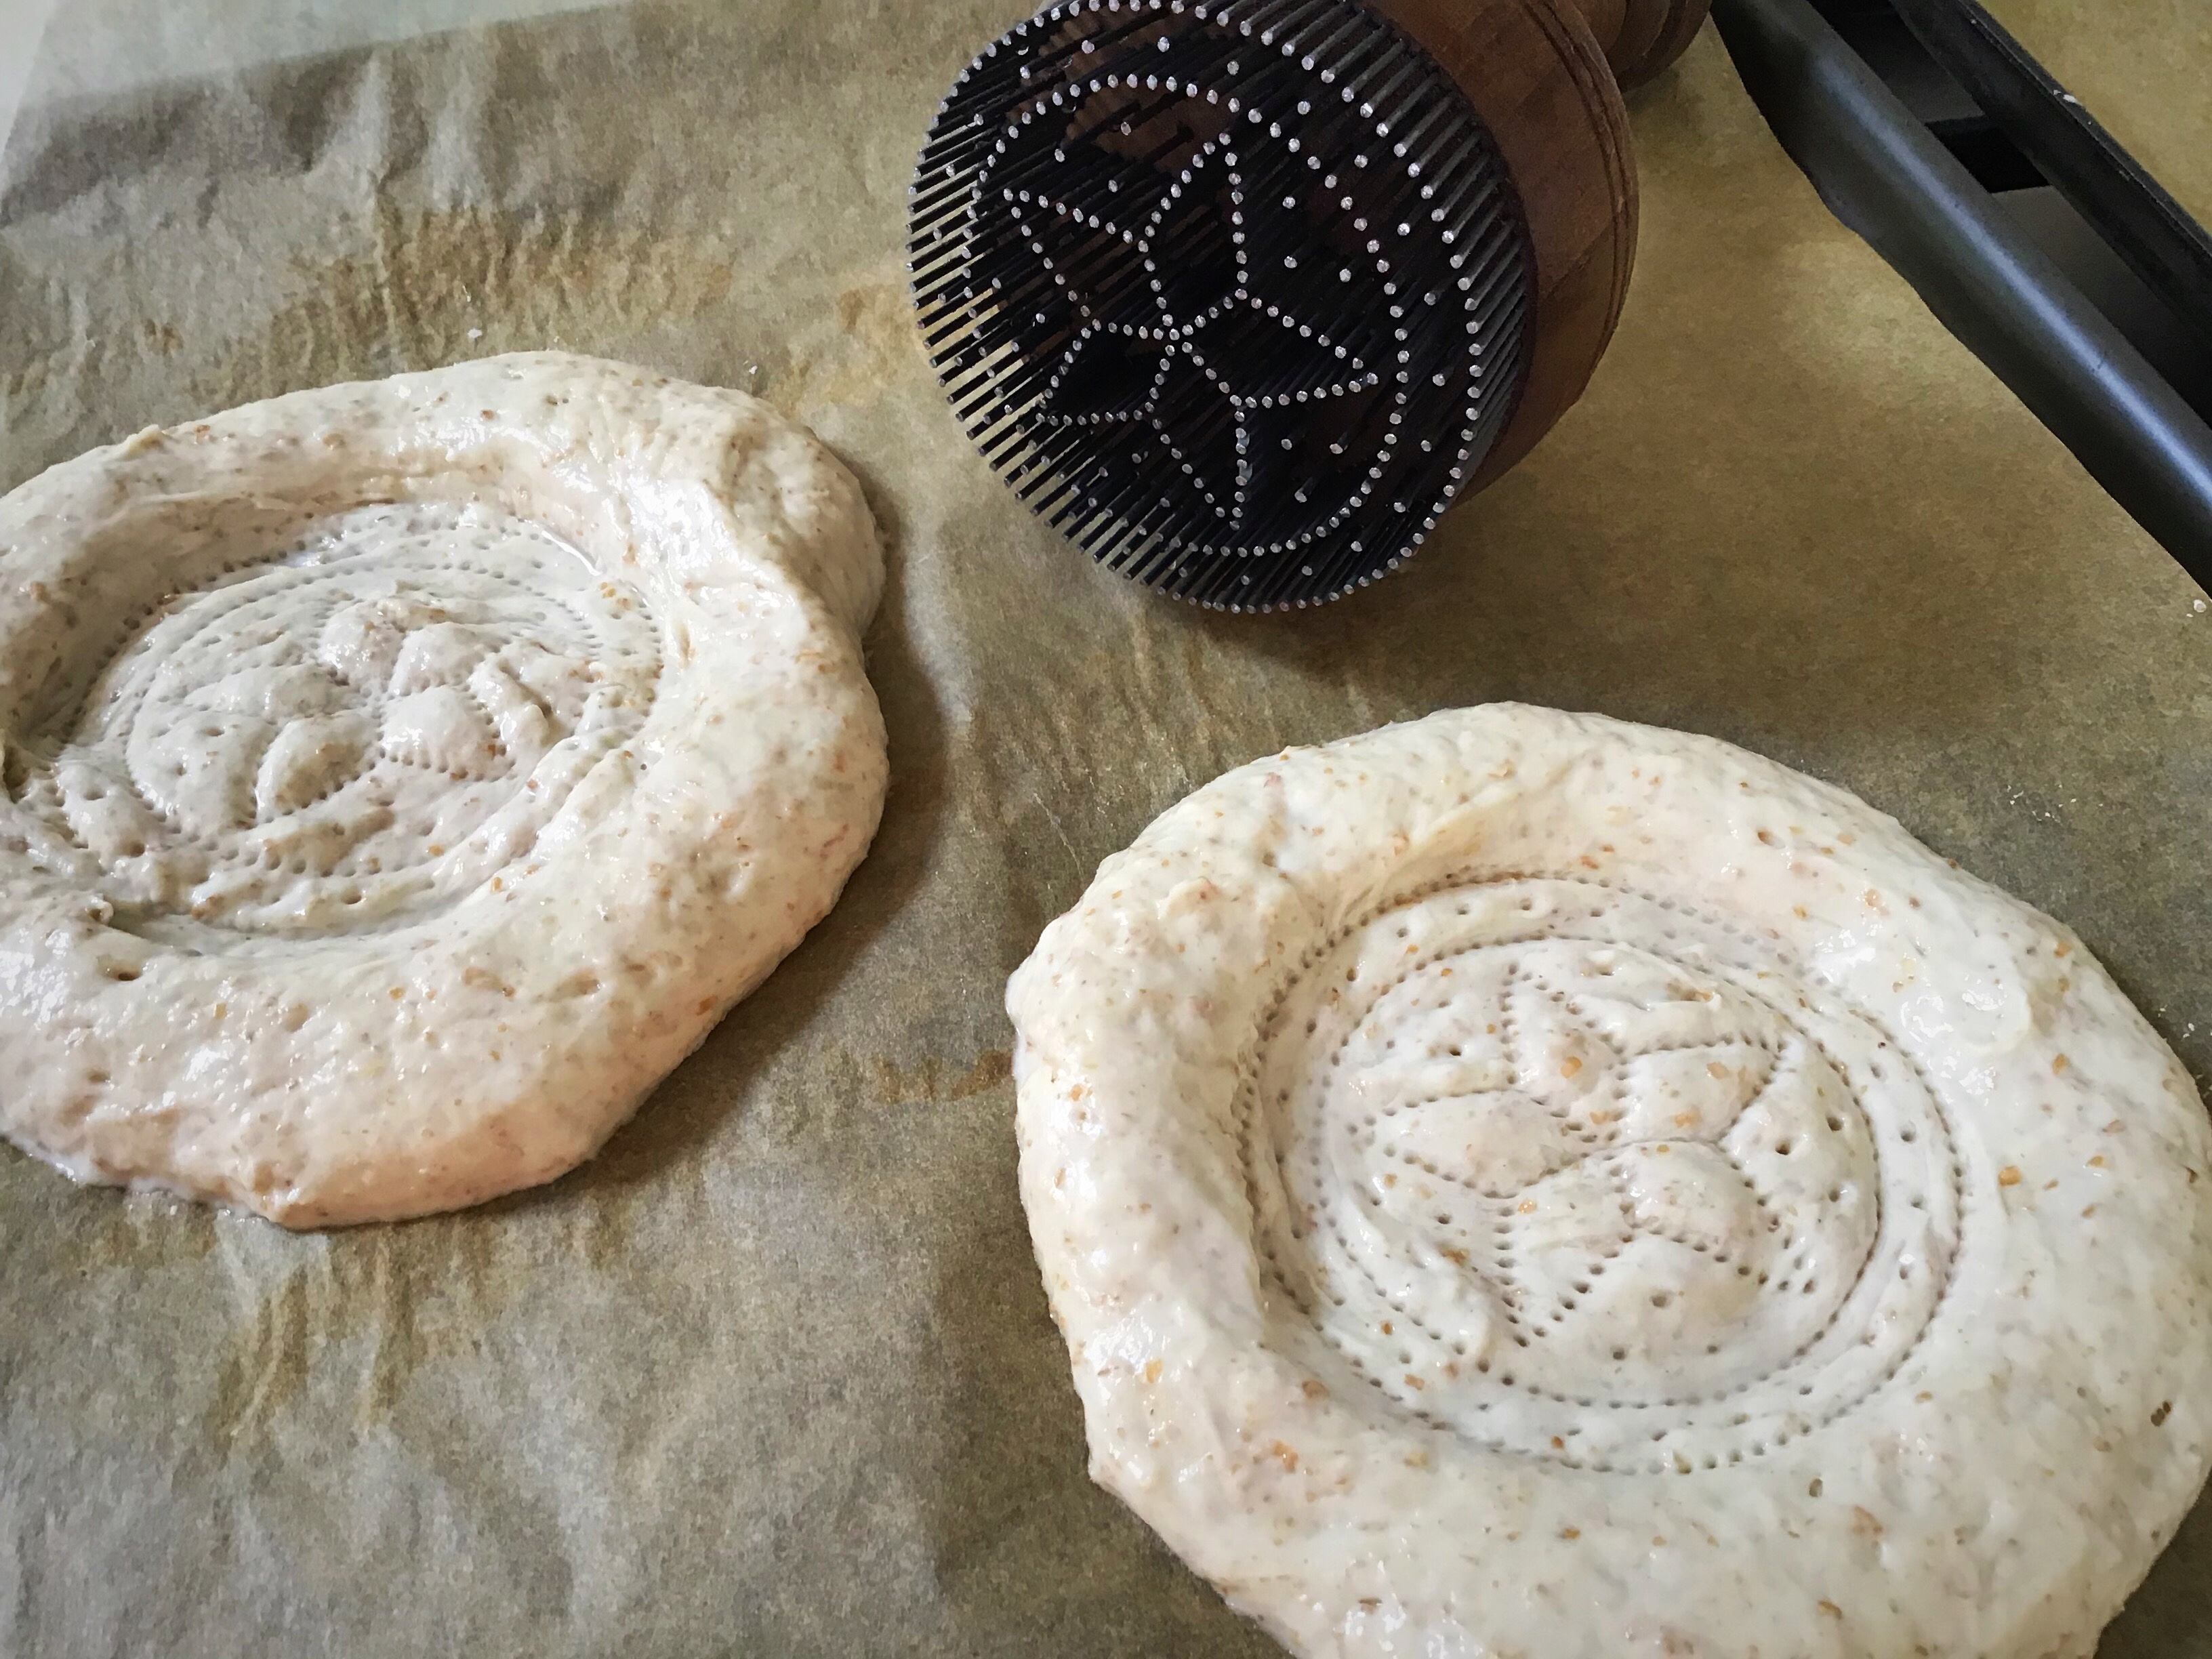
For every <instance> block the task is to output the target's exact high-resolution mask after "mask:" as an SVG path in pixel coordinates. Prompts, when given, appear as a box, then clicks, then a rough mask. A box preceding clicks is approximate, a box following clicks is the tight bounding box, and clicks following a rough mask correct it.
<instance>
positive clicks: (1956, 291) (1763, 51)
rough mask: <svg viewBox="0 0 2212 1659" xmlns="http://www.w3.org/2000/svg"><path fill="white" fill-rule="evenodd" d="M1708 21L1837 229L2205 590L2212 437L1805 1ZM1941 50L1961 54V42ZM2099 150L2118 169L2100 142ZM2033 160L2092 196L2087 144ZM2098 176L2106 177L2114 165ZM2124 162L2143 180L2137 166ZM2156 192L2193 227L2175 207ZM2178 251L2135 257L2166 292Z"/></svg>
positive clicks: (1718, 9) (1924, 12)
mask: <svg viewBox="0 0 2212 1659" xmlns="http://www.w3.org/2000/svg"><path fill="white" fill-rule="evenodd" d="M1964 9H1965V8H1962V7H1960V6H1958V5H1957V4H1956V3H1955V0H1928V3H1917V4H1914V5H1911V6H1910V7H1909V8H1908V9H1907V11H1906V13H1905V17H1906V21H1907V22H1908V24H1910V25H1911V26H1912V27H1913V28H1914V30H1915V33H1921V34H1923V39H1925V38H1929V36H1931V35H1935V34H1936V33H1939V30H1938V25H1940V24H1941V23H1942V20H1943V15H1944V14H1945V13H1946V11H1947V10H1948V11H1949V12H1950V13H1951V14H1953V15H1954V16H1955V15H1957V14H1958V13H1960V12H1961V11H1963V10H1964ZM1973 9H1974V10H1977V11H1978V8H1973ZM1713 17H1714V20H1715V21H1716V22H1717V24H1718V25H1719V27H1720V32H1721V37H1722V40H1723V41H1724V42H1725V43H1726V45H1727V46H1728V49H1729V55H1730V56H1731V57H1733V58H1735V65H1736V70H1737V72H1738V73H1739V74H1740V75H1741V76H1742V77H1743V82H1744V85H1745V86H1746V88H1748V89H1749V91H1750V93H1751V95H1752V99H1753V102H1754V103H1756V104H1757V105H1758V106H1759V112H1760V113H1761V114H1762V115H1764V116H1765V118H1766V121H1767V124H1768V125H1770V126H1771V127H1772V128H1773V129H1774V132H1775V136H1776V137H1778V138H1779V139H1780V140H1781V142H1782V145H1783V148H1784V149H1786V150H1787V151H1788V152H1789V153H1790V157H1791V159H1792V160H1794V161H1796V163H1797V164H1798V166H1799V167H1802V168H1803V169H1804V171H1805V173H1806V175H1807V176H1808V178H1810V179H1812V181H1813V183H1814V186H1815V187H1816V188H1817V189H1818V190H1819V191H1820V195H1821V197H1822V198H1823V199H1824V200H1825V201H1826V203H1827V204H1828V205H1829V207H1830V208H1831V209H1832V210H1833V211H1834V212H1835V214H1836V216H1837V217H1838V218H1840V219H1841V220H1843V222H1844V223H1845V224H1847V225H1849V226H1850V228H1852V229H1853V230H1856V231H1857V232H1858V234H1860V235H1862V236H1863V237H1865V238H1866V239H1867V240H1868V241H1869V242H1870V243H1871V244H1873V246H1874V247H1875V250H1876V251H1877V252H1880V253H1881V256H1882V257H1883V258H1885V259H1887V261H1888V262H1889V263H1890V264H1892V265H1893V266H1894V267H1895V268H1896V270H1898V272H1899V274H1900V275H1901V276H1904V277H1905V280H1906V281H1907V282H1908V283H1911V285H1912V287H1913V288H1914V289H1916V290H1917V292H1918V293H1919V295H1920V296H1921V298H1922V299H1923V301H1926V303H1927V305H1928V307H1929V310H1931V311H1933V312H1934V313H1936V317H1937V319H1939V320H1941V321H1942V323H1943V325H1945V326H1946V327H1947V328H1948V329H1949V330H1950V331H1952V332H1953V333H1954V334H1955V335H1956V336H1958V337H1959V338H1960V340H1961V341H1963V342H1964V343H1966V346H1967V347H1968V349H1971V350H1972V351H1973V352H1974V354H1975V355H1976V356H1978V357H1980V358H1981V359H1982V361H1983V362H1985V363H1987V364H1988V365H1989V366H1990V368H1991V369H1993V370H1994V371H1995V372H1996V374H1997V375H1998V377H1999V378H2000V379H2002V380H2004V382H2005V383H2006V384H2007V385H2008V386H2010V387H2011V388H2012V389H2013V391H2014V392H2015V393H2016V394H2017V395H2018V396H2019V398H2021V401H2022V402H2023V403H2025V404H2027V406H2028V408H2029V409H2030V410H2033V412H2034V414H2035V415H2036V416H2037V417H2038V418H2039V419H2040V420H2041V421H2042V422H2043V423H2044V424H2045V426H2046V427H2048V428H2050V429H2051V432H2052V433H2053V434H2054V435H2057V438H2058V439H2059V441H2061V442H2063V444H2065V446H2066V447H2068V448H2069V449H2070V450H2071V451H2073V453H2074V454H2075V457H2076V458H2077V459H2080V460H2081V464H2082V465H2084V466H2085V467H2086V468H2087V469H2088V471H2089V472H2090V474H2091V475H2092V476H2093V477H2095V478H2096V480H2097V482H2098V483H2100V484H2102V485H2103V486H2104V487H2105V489H2106V490H2108V491H2110V492H2111V494H2112V496H2113V497H2114V498H2115V499H2116V500H2118V501H2119V503H2120V504H2121V505H2122V506H2123V507H2125V508H2126V509H2127V510H2128V512H2129V513H2131V514H2132V515H2133V516H2134V517H2135V519H2136V521H2137V522H2138V523H2140V524H2141V525H2142V526H2143V528H2144V529H2146V530H2147V531H2148V532H2150V533H2151V534H2152V535H2153V536H2154V537H2155V538H2157V539H2158V540H2159V541H2160V543H2161V544H2163V545H2164V546H2165V547H2166V550H2167V551H2168V552H2170V553H2171V554H2172V556H2174V558H2175V559H2176V560H2177V561H2178V562H2179V563H2180V564H2181V566H2182V567H2183V568H2185V569H2186V570H2187V571H2188V572H2189V573H2190V574H2191V576H2193V577H2195V578H2196V580H2197V582H2198V583H2199V584H2200V585H2202V586H2208V587H2212V426H2209V425H2208V424H2207V423H2206V422H2205V420H2204V418H2203V416H2201V415H2200V414H2199V413H2198V412H2197V410H2195V409H2194V408H2192V407H2191V405H2190V404H2189V402H2188V401H2187V399H2185V398H2184V397H2183V396H2182V395H2181V394H2180V393H2179V392H2177V391H2176V390H2175V389H2174V388H2173V386H2171V385H2169V384H2168V383H2167V381H2166V379H2165V378H2164V377H2163V376H2162V375H2161V374H2160V373H2159V371H2158V370H2157V369H2156V368H2154V367H2153V366H2152V365H2151V363H2150V362H2148V361H2147V360H2146V359H2145V358H2144V356H2143V355H2142V352H2141V351H2139V350H2138V349H2136V347H2135V346H2134V345H2133V344H2132V343H2130V341H2129V340H2128V338H2127V337H2126V336H2125V335H2124V334H2123V333H2122V332H2121V331H2120V330H2119V329H2118V327H2117V326H2116V325H2114V324H2113V323H2112V321H2111V320H2110V319H2108V318H2106V316H2105V314H2104V313H2102V312H2100V310H2099V309H2098V308H2097V307H2095V306H2094V305H2093V304H2092V303H2090V301H2088V300H2087V299H2086V298H2085V297H2084V296H2083V295H2082V294H2081V290H2080V289H2078V288H2076V287H2075V285H2074V283H2071V282H2070V281H2069V279H2068V278H2067V277H2066V276H2065V275H2064V273H2063V271H2061V270H2060V269H2059V268H2058V266H2057V264H2055V263H2054V262H2053V261H2052V259H2051V257H2050V256H2049V255H2048V254H2046V253H2045V252H2043V251H2042V250H2041V249H2040V248H2039V247H2038V246H2036V245H2035V244H2034V242H2033V240H2030V238H2029V237H2028V236H2027V234H2025V232H2024V231H2022V230H2021V228H2020V227H2019V226H2018V225H2017V224H2015V222H2014V221H2013V220H2012V219H2011V218H2010V217H2009V216H2007V215H2006V214H2005V213H2004V211H2003V210H2002V209H2001V208H1999V207H1998V206H1997V204H1996V202H1995V201H1994V200H1993V199H1992V197H1990V194H1989V192H1988V191H1986V190H1984V188H1983V187H1982V186H1981V185H1979V184H1978V183H1976V181H1975V179H1974V178H1973V176H1972V173H1969V172H1968V171H1967V170H1966V167H1965V166H1964V165H1963V164H1962V163H1961V162H1960V161H1959V160H1958V159H1957V158H1956V157H1954V155H1952V154H1951V153H1950V151H1948V149H1945V148H1944V146H1943V145H1942V143H1939V142H1938V141H1937V140H1936V137H1935V136H1934V135H1933V134H1931V133H1930V132H1929V129H1928V128H1927V127H1926V126H1925V125H1923V124H1922V123H1921V122H1920V121H1918V120H1917V119H1915V118H1913V116H1912V115H1911V112H1909V111H1907V110H1906V108H1905V106H1904V105H1903V103H1902V102H1900V101H1899V99H1898V97H1897V96H1896V94H1893V92H1891V91H1890V89H1889V88H1887V86H1885V85H1884V84H1883V83H1882V82H1881V79H1880V78H1879V77H1878V76H1875V73H1874V72H1873V71H1872V70H1870V69H1869V67H1868V66H1867V64H1866V63H1865V62H1864V60H1863V59H1862V58H1860V57H1859V56H1858V54H1857V52H1853V51H1852V50H1851V48H1850V46H1848V45H1847V44H1846V43H1845V42H1844V40H1843V38H1842V37H1841V36H1840V35H1838V33H1837V32H1836V31H1835V30H1834V29H1833V28H1832V27H1830V26H1829V24H1828V23H1827V22H1826V21H1825V20H1824V19H1823V18H1822V17H1821V16H1820V14H1819V13H1818V12H1816V11H1815V10H1814V9H1813V7H1812V5H1811V4H1809V3H1808V0H1715V3H1714V6H1713ZM1992 27H1994V26H1992ZM2000 33H2001V31H2000ZM2006 39H2007V40H2008V41H2009V37H2006ZM1948 46H1949V50H1950V52H1953V53H1956V52H1960V51H1962V50H1965V48H1963V47H1962V46H1961V44H1960V40H1958V39H1953V40H1950V41H1949V42H1948ZM1967 46H1971V43H1970V42H1969V43H1967ZM2013 50H2014V51H2015V52H2018V48H2017V46H2015V47H2014V48H2013ZM1938 55H1939V61H1940V59H1941V58H1942V57H1943V56H1945V55H1947V54H1946V53H1943V52H1939V54H1938ZM1968 55H1969V56H1972V53H1971V52H1969V53H1968ZM2019 55H2020V57H2021V58H2025V56H2026V55H2025V54H2024V53H2021V54H2019ZM1984 61H1986V58H1984ZM2027 61H2028V62H2030V63H2032V62H2033V60H2027ZM1962 78H1963V77H1962ZM2042 79H2043V80H2044V81H2045V82H2048V80H2049V77H2048V76H2043V77H2042ZM2049 85H2050V87H2051V89H2052V92H2053V93H2054V94H2056V95H2057V96H2059V97H2061V98H2063V94H2061V93H2057V92H2056V88H2057V83H2056V82H2049ZM1993 98H1994V94H1993ZM1990 112H1991V113H1992V114H1993V115H1994V114H1997V113H1999V111H1997V110H1994V109H1993V110H1991V111H1990ZM2092 125H2093V124H2092ZM2095 131H2096V132H2097V134H2099V135H2100V136H2101V135H2102V129H2096V130H2095ZM2103 143H2104V144H2105V145H2106V146H2109V148H2110V149H2111V150H2112V151H2114V152H2117V153H2118V155H2120V156H2122V157H2124V155H2125V152H2124V151H2121V150H2119V149H2118V145H2117V144H2113V143H2112V141H2111V140H2110V138H2109V137H2103ZM2040 148H2041V149H2042V150H2043V152H2044V153H2045V154H2050V155H2056V154H2057V153H2058V152H2059V151H2060V150H2063V151H2064V159H2063V162H2062V161H2052V162H2051V164H2050V171H2051V173H2052V174H2054V175H2057V178H2056V180H2055V181H2056V182H2059V183H2061V184H2062V185H2068V184H2070V185H2072V186H2073V190H2069V192H2068V193H2069V195H2070V194H2073V193H2074V191H2081V190H2093V189H2094V188H2095V180H2096V179H2098V178H2099V177H2100V173H2099V165H2100V164H2099V163H2098V162H2097V161H2096V157H2095V155H2094V153H2093V151H2094V149H2095V147H2094V146H2087V147H2084V146H2082V145H2081V144H2079V143H2074V144H2072V145H2070V146H2069V145H2067V144H2065V143H2063V142H2062V143H2058V144H2057V147H2056V148H2054V144H2053V141H2051V140H2050V139H2049V138H2047V137H2046V138H2045V140H2044V141H2042V143H2041V144H2040ZM2031 153H2033V152H2031ZM2103 165H2104V166H2105V167H2110V166H2111V163H2110V161H2109V158H2107V160H2106V162H2105V163H2104V164H2103ZM2128 167H2129V168H2130V169H2131V170H2132V171H2133V172H2134V173H2135V174H2136V176H2137V177H2138V178H2142V179H2145V180H2146V182H2147V175H2142V173H2141V170H2140V169H2137V168H2134V166H2133V163H2132V162H2131V161H2130V162H2129V163H2128ZM2069 174H2070V176H2069ZM2152 188H2153V189H2155V186H2152ZM2158 197H2159V199H2160V200H2162V201H2163V202H2164V203H2165V204H2166V207H2167V208H2170V209H2171V210H2172V214H2173V215H2175V216H2179V220H2180V222H2181V225H2183V226H2187V227H2188V228H2189V229H2190V230H2194V227H2193V226H2191V225H2189V222H2188V219H2187V216H2186V215H2185V214H2182V213H2181V211H2180V210H2179V208H2178V207H2174V206H2173V205H2172V198H2171V197H2165V195H2164V192H2163V191H2160V192H2158ZM2100 228H2104V227H2102V226H2100ZM2197 235H2198V236H2199V237H2201V235H2202V233H2201V232H2198V233H2197ZM2187 242H2188V238H2187V236H2186V234H2179V233H2178V234H2173V235H2170V236H2168V237H2166V239H2165V240H2164V241H2163V242H2160V241H2159V240H2157V239H2156V238H2152V239H2150V240H2148V241H2146V242H2144V243H2143V244H2142V246H2145V247H2156V248H2159V249H2161V250H2162V252H2163V253H2164V254H2165V255H2166V269H2165V270H2164V274H2163V280H2162V281H2161V283H2160V288H2161V290H2162V291H2163V292H2165V293H2166V294H2167V295H2173V294H2175V293H2177V292H2186V291H2187V283H2188V282H2189V279H2190V275H2191V269H2192V267H2191V264H2190V260H2189V256H2188V255H2187V253H2186V252H2185V249H2186V246H2187ZM2116 251H2119V252H2122V253H2123V257H2124V258H2129V262H2130V264H2131V265H2135V266H2136V268H2137V269H2138V270H2141V269H2142V264H2141V263H2140V261H2141V260H2142V258H2144V257H2145V256H2144V254H2143V253H2142V251H2141V249H2140V248H2139V249H2138V251H2137V252H2136V254H2135V255H2134V256H2132V257H2130V255H2129V253H2128V252H2127V251H2126V249H2124V248H2117V247H2116ZM2200 320H2201V317H2200Z"/></svg>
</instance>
